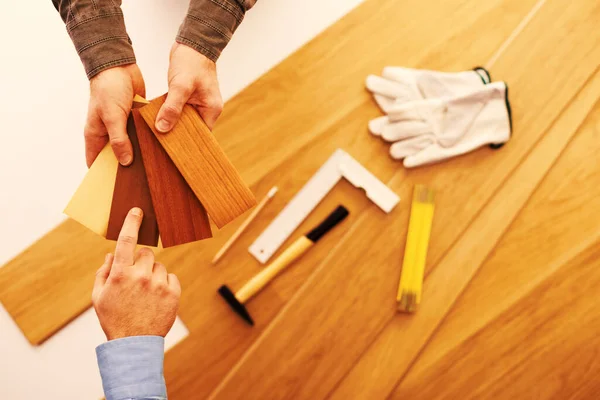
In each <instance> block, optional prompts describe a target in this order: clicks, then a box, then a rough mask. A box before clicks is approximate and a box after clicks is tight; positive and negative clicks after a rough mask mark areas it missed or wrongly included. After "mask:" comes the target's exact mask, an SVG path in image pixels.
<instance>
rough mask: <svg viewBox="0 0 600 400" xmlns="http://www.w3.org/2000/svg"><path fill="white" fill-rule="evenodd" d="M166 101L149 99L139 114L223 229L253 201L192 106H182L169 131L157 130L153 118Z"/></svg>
mask: <svg viewBox="0 0 600 400" xmlns="http://www.w3.org/2000/svg"><path fill="white" fill-rule="evenodd" d="M165 99H166V95H164V96H161V97H159V98H156V99H154V100H152V101H151V102H150V104H148V105H147V106H145V107H143V108H141V109H140V113H141V114H142V116H143V117H144V119H145V120H146V123H147V124H148V126H149V127H150V128H151V129H152V131H153V132H154V134H155V135H156V137H157V138H158V141H159V142H160V144H161V145H162V146H163V147H164V149H165V150H166V151H167V153H168V154H169V156H170V158H171V159H172V160H173V162H174V163H175V165H176V166H177V168H178V169H179V171H180V172H181V174H182V175H183V177H184V178H185V180H186V181H187V183H188V184H189V186H190V187H191V188H192V190H193V191H194V193H195V194H196V197H198V199H199V200H200V202H201V203H202V205H203V206H204V208H206V210H207V211H208V215H209V216H210V217H211V219H212V220H213V221H214V223H215V224H216V225H217V227H219V228H222V227H223V226H225V225H226V224H228V223H229V222H231V221H233V220H234V219H235V218H237V217H239V216H240V215H241V214H243V213H245V212H246V211H247V210H249V209H250V208H252V207H253V206H255V205H256V199H255V198H254V195H253V194H252V192H251V191H250V189H249V188H248V186H246V184H245V183H244V181H243V180H242V178H241V177H240V175H239V173H238V172H237V170H236V169H235V167H234V166H233V164H231V161H229V159H228V158H227V156H226V155H225V153H224V152H223V150H222V149H221V147H220V146H219V144H218V143H217V141H216V139H215V138H214V136H213V134H212V133H211V132H210V130H209V129H208V127H207V126H206V124H205V123H204V121H203V120H202V118H200V115H199V114H198V113H197V112H196V110H195V109H194V108H193V107H192V106H190V105H185V106H184V108H183V111H182V113H181V117H180V119H179V122H177V124H176V125H175V126H174V127H173V129H172V130H171V131H170V132H168V133H161V132H159V131H157V130H156V128H155V126H154V123H155V120H156V116H157V115H158V111H159V110H160V107H161V106H162V105H163V103H164V102H165Z"/></svg>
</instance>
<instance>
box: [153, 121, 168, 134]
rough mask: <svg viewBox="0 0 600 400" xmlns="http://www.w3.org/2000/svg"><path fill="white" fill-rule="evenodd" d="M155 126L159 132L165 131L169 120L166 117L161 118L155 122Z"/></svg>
mask: <svg viewBox="0 0 600 400" xmlns="http://www.w3.org/2000/svg"><path fill="white" fill-rule="evenodd" d="M156 128H157V129H158V130H159V131H161V132H167V131H168V130H169V122H168V121H167V120H166V119H161V120H160V121H158V122H157V123H156Z"/></svg>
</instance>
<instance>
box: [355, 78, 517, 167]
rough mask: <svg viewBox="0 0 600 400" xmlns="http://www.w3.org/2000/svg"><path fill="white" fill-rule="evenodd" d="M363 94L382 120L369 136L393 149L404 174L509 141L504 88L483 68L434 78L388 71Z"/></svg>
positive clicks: (371, 127) (374, 124)
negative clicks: (405, 170)
mask: <svg viewBox="0 0 600 400" xmlns="http://www.w3.org/2000/svg"><path fill="white" fill-rule="evenodd" d="M367 89H368V90H369V91H371V92H372V93H373V97H374V99H375V101H376V102H377V104H378V105H379V107H380V108H381V110H382V111H383V112H384V113H385V114H386V115H385V116H382V117H379V118H376V119H374V120H372V121H370V122H369V131H370V132H371V133H372V134H373V135H376V136H381V138H382V139H383V140H385V141H387V142H390V143H393V144H392V145H391V147H390V154H391V156H392V157H393V158H395V159H398V160H400V159H404V166H405V167H407V168H412V167H417V166H420V165H425V164H430V163H434V162H438V161H441V160H445V159H448V158H451V157H455V156H458V155H461V154H465V153H468V152H470V151H472V150H475V149H477V148H479V147H481V146H484V145H490V147H492V148H494V149H496V148H500V147H502V145H503V144H504V143H506V142H507V141H508V140H509V139H510V135H511V128H512V127H511V114H510V105H509V102H508V88H507V86H506V84H505V83H504V82H494V83H492V82H491V79H490V75H489V73H488V72H487V71H486V70H485V69H483V68H476V69H475V70H473V71H465V72H450V73H449V72H436V71H428V70H417V69H410V68H401V67H386V68H384V70H383V74H382V76H381V77H380V76H376V75H369V76H368V77H367Z"/></svg>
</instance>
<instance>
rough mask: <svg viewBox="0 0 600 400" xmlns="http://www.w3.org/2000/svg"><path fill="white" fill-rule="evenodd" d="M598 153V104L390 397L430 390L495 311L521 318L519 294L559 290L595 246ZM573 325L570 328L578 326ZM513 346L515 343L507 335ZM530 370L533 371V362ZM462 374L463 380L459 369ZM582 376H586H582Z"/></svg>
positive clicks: (441, 392) (445, 392) (442, 393)
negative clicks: (568, 271)
mask: <svg viewBox="0 0 600 400" xmlns="http://www.w3.org/2000/svg"><path fill="white" fill-rule="evenodd" d="M599 78H600V76H599ZM599 151H600V103H599V104H598V105H597V106H596V107H595V110H594V112H593V114H591V116H590V118H588V120H587V121H586V124H585V125H584V126H583V127H582V128H581V129H580V130H579V132H578V134H577V137H576V138H575V139H574V140H573V142H572V143H570V145H569V146H568V148H567V149H566V151H565V154H563V155H562V156H561V158H560V159H559V160H558V162H557V163H556V164H555V165H554V166H553V168H552V170H551V171H550V173H549V174H548V176H547V177H546V178H545V179H544V181H543V182H542V184H541V185H540V187H539V188H538V189H537V190H536V192H535V194H534V195H533V196H532V199H531V201H530V202H529V203H528V204H527V206H526V207H525V208H524V209H523V211H522V212H521V214H520V215H519V216H518V218H516V220H515V222H514V223H513V225H512V226H511V228H510V230H509V231H508V232H507V234H506V235H505V236H504V237H503V238H502V241H501V242H500V243H499V245H498V248H497V249H496V250H495V251H494V253H493V254H492V255H491V257H490V258H489V259H488V260H487V261H486V262H485V264H484V265H483V266H482V267H481V269H480V270H479V272H478V274H477V275H476V276H475V277H474V279H473V280H472V282H471V283H470V284H469V287H468V289H467V290H465V292H464V294H463V295H462V296H461V298H460V299H459V300H458V301H457V303H456V305H455V306H454V308H453V310H452V311H451V312H450V314H449V315H448V317H447V319H446V320H445V321H444V323H443V324H442V325H441V326H440V328H439V330H438V331H437V332H436V334H435V336H434V338H433V339H432V341H431V342H430V343H429V345H428V346H427V348H426V349H425V351H424V353H423V355H422V356H421V357H420V358H419V360H417V362H416V363H415V365H414V367H413V368H412V369H411V371H410V373H409V374H408V375H407V376H406V378H405V379H404V380H403V381H402V382H401V384H400V386H399V388H398V389H397V390H396V391H395V393H394V396H395V397H396V398H401V396H403V395H406V392H407V391H409V392H410V393H414V392H416V391H417V387H418V386H420V387H422V388H425V387H426V386H429V385H430V383H431V380H430V379H429V378H430V377H431V375H432V371H434V370H435V371H437V375H440V374H441V371H442V370H441V369H439V368H440V366H441V364H443V363H444V362H445V361H442V360H444V358H445V355H447V354H449V353H450V352H451V351H453V350H454V349H457V348H459V347H461V345H462V343H463V342H466V341H470V340H471V337H472V336H475V335H476V333H477V332H478V331H479V330H487V329H488V327H487V325H488V324H490V325H495V324H496V322H494V319H496V318H498V317H499V316H500V315H501V314H502V313H504V312H509V313H512V312H513V310H519V309H522V310H523V311H522V312H524V313H526V312H527V310H529V306H527V305H523V302H522V300H523V298H524V297H527V296H529V293H530V292H531V291H533V290H534V288H535V287H536V286H538V285H540V284H541V282H544V281H546V282H547V281H550V280H552V281H554V282H555V283H556V285H560V279H558V278H556V277H554V276H553V274H555V273H556V271H557V270H559V269H560V268H562V267H564V265H565V264H568V263H569V262H570V261H571V260H572V259H574V258H577V256H578V255H579V254H580V253H582V252H584V251H585V250H586V248H589V247H593V245H594V244H596V243H600V226H599V225H598V222H597V220H595V219H593V218H590V213H589V210H596V209H599V208H600V188H599V187H598V185H597V184H595V182H599V181H600V162H599V161H598V158H597V157H596V155H597V154H598V152H599ZM535 290H537V289H535ZM581 294H582V293H570V292H565V293H564V294H563V298H564V300H565V302H570V301H571V300H572V298H573V297H575V296H577V297H578V296H580V295H581ZM569 310H570V307H567V308H565V309H564V312H565V313H569V312H570V311H569ZM574 324H575V325H577V322H574ZM506 340H509V339H508V338H506ZM513 341H516V342H519V341H520V340H519V338H517V337H514V338H513ZM524 363H525V364H528V363H529V362H524ZM531 367H532V368H534V365H531ZM444 374H446V372H444ZM461 374H462V375H465V371H462V372H461ZM492 375H494V374H492ZM495 375H496V376H498V374H495ZM542 378H543V376H538V379H540V380H539V381H538V383H537V385H536V386H538V387H540V386H548V385H549V386H552V385H551V384H552V382H551V380H552V379H553V377H552V376H551V375H549V376H548V377H547V378H548V379H550V381H546V380H542ZM581 378H582V379H587V377H586V376H582V377H581ZM572 380H573V382H572V383H570V384H569V386H570V390H572V393H575V392H576V390H577V387H578V386H579V385H580V384H584V383H585V382H582V381H579V382H578V381H577V379H576V377H575V376H572ZM485 385H486V381H483V382H482V383H481V385H476V384H474V382H471V385H470V391H471V392H473V393H474V392H476V391H477V390H479V389H481V388H482V386H485ZM463 388H464V387H463ZM452 390H453V389H452V388H451V387H447V386H444V385H441V386H438V390H437V392H436V394H435V396H433V395H432V394H431V393H429V397H422V398H432V399H433V398H446V396H449V397H452V395H451V393H453V392H452ZM562 390H565V391H566V390H567V388H566V387H564V388H562ZM424 391H425V392H427V390H424ZM510 393H512V392H511V391H510V390H509V391H505V392H503V393H502V397H503V398H509V397H508V395H509V394H510ZM550 393H551V392H548V394H550ZM554 395H555V396H556V394H554ZM411 397H412V395H411ZM566 397H567V396H557V397H551V396H548V397H536V398H566Z"/></svg>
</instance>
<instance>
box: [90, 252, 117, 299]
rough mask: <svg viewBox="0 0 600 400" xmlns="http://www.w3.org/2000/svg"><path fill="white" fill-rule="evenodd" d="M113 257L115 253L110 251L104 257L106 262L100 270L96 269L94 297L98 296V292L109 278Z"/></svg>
mask: <svg viewBox="0 0 600 400" xmlns="http://www.w3.org/2000/svg"><path fill="white" fill-rule="evenodd" d="M113 258H114V257H113V255H112V254H110V253H108V254H107V255H106V257H105V258H104V264H102V266H101V267H100V268H99V269H98V271H96V280H95V281H94V289H93V291H92V299H93V298H95V297H96V296H97V294H98V292H99V291H100V290H101V289H102V287H103V286H104V284H105V283H106V280H107V279H108V275H110V270H111V268H112V263H113Z"/></svg>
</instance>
